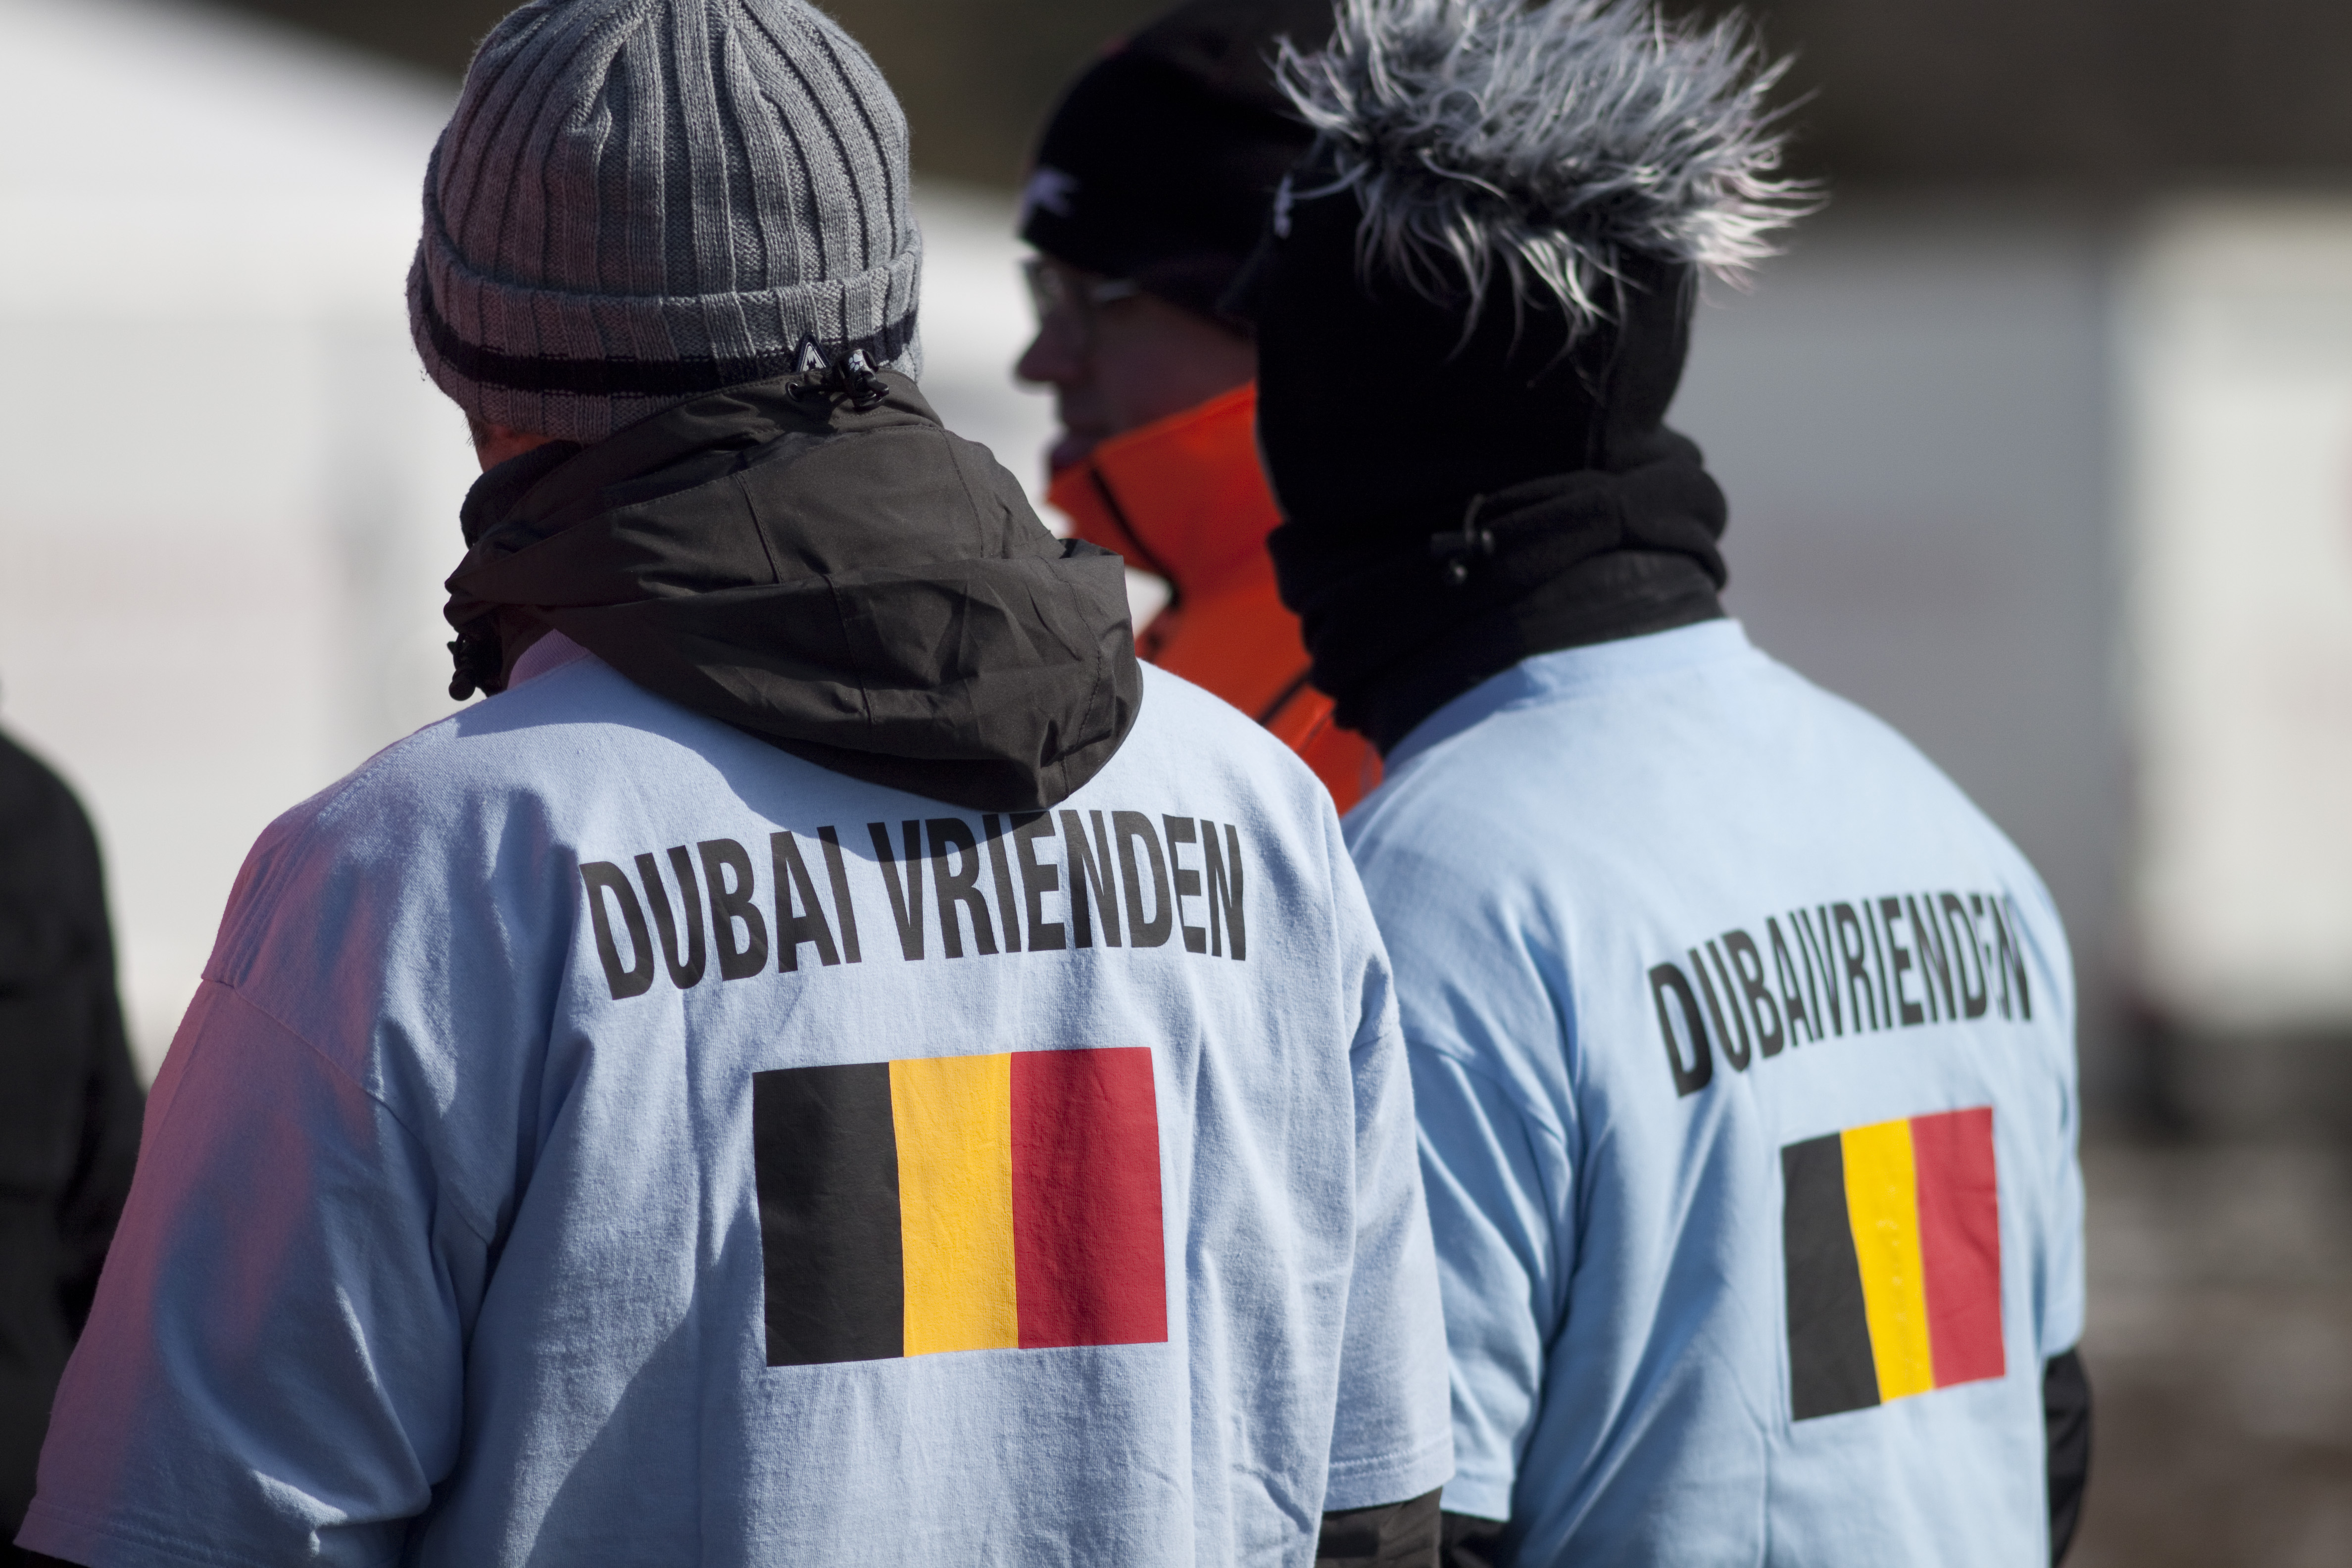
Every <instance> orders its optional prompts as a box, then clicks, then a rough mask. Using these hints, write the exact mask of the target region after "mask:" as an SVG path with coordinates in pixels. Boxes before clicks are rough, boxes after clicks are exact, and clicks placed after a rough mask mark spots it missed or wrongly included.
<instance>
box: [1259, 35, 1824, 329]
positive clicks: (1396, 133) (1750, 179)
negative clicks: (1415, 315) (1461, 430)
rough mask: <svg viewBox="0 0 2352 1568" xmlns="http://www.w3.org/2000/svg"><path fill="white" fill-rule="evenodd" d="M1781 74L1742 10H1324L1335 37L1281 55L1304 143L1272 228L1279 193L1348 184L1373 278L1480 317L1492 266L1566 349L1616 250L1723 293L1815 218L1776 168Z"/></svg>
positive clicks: (1364, 260) (1518, 303)
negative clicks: (1707, 282)
mask: <svg viewBox="0 0 2352 1568" xmlns="http://www.w3.org/2000/svg"><path fill="white" fill-rule="evenodd" d="M1787 66H1788V62H1787V61H1786V60H1782V61H1780V62H1777V63H1769V64H1768V63H1766V62H1765V61H1764V58H1763V56H1762V54H1761V51H1760V50H1759V47H1758V46H1757V44H1756V42H1755V41H1754V37H1753V35H1752V33H1751V32H1750V30H1749V29H1748V26H1747V25H1746V23H1745V21H1744V20H1743V19H1742V18H1740V17H1738V16H1730V17H1727V18H1725V19H1724V20H1722V21H1720V22H1718V23H1717V24H1715V25H1714V26H1708V27H1705V28H1695V27H1688V26H1679V25H1676V24H1674V23H1670V22H1668V21H1666V20H1664V18H1662V17H1661V16H1659V15H1658V13H1657V11H1656V9H1655V8H1654V5H1652V4H1651V3H1650V0H1549V4H1544V5H1528V4H1526V3H1525V0H1340V4H1339V22H1338V27H1337V30H1336V32H1335V33H1334V35H1333V37H1332V39H1331V42H1330V44H1329V45H1328V47H1325V48H1324V49H1322V50H1320V51H1318V52H1317V53H1314V54H1301V53H1299V52H1298V51H1297V50H1296V49H1293V48H1291V47H1289V46H1288V45H1285V46H1284V47H1283V51H1282V56H1281V58H1280V60H1279V62H1278V64H1277V71H1278V76H1279V79H1280V81H1281V83H1282V85H1283V88H1284V90H1285V91H1286V92H1287V93H1288V94H1289V95H1290V99H1291V101H1292V102H1293V103H1294V104H1295V105H1296V106H1297V110H1298V112H1299V114H1300V115H1301V116H1302V117H1303V118H1304V119H1305V120H1306V121H1307V123H1308V124H1309V125H1311V126H1312V127H1314V129H1315V131H1316V133H1317V144H1316V149H1315V151H1314V152H1313V153H1310V154H1309V155H1308V159H1307V163H1304V164H1302V165H1301V167H1302V169H1304V170H1310V171H1315V173H1314V174H1311V175H1307V176H1306V177H1305V178H1306V179H1311V180H1313V181H1314V182H1316V183H1315V184H1313V186H1312V188H1307V187H1306V185H1305V184H1303V183H1302V186H1301V188H1299V189H1297V191H1296V192H1295V193H1294V192H1292V191H1290V190H1286V191H1284V192H1283V193H1281V194H1280V195H1278V196H1277V201H1276V230H1277V233H1279V232H1280V230H1281V229H1282V228H1283V227H1284V226H1285V224H1284V222H1283V219H1284V217H1285V216H1286V211H1287V205H1288V202H1289V201H1290V199H1292V197H1293V195H1296V196H1297V197H1298V198H1301V199H1304V198H1310V197H1314V196H1320V195H1336V194H1338V193H1339V192H1341V191H1352V192H1353V193H1354V194H1355V195H1356V197H1357V199H1358V200H1359V202H1360V204H1361V205H1362V207H1363V213H1364V216H1363V222H1362V225H1361V226H1360V230H1359V233H1358V238H1357V258H1358V262H1359V265H1360V267H1361V268H1362V269H1363V270H1364V272H1365V274H1366V276H1367V277H1370V275H1371V273H1373V272H1374V271H1375V270H1379V271H1384V272H1386V273H1388V274H1390V275H1391V276H1393V277H1395V278H1397V279H1401V280H1402V281H1403V282H1405V283H1406V284H1407V285H1409V286H1410V287H1412V288H1413V289H1415V290H1417V291H1418V292H1420V293H1422V294H1423V295H1424V296H1426V297H1428V298H1430V299H1432V300H1440V301H1442V300H1445V299H1448V298H1454V299H1459V298H1461V297H1462V296H1463V294H1464V293H1465V291H1466V293H1467V296H1468V304H1469V307H1470V308H1469V311H1468V321H1471V322H1474V323H1475V321H1476V320H1477V318H1478V315H1479V312H1480V310H1481V309H1482V308H1483V305H1484V302H1485V294H1486V287H1487V284H1488V280H1489V278H1490V276H1491V274H1492V271H1493V269H1494V268H1495V267H1496V265H1497V264H1498V263H1499V264H1500V265H1501V267H1502V268H1504V269H1505V270H1506V271H1507V274H1508V276H1509V279H1510V284H1511V289H1512V291H1513V303H1514V306H1515V308H1523V307H1524V306H1526V305H1527V304H1528V302H1529V300H1530V291H1531V290H1536V291H1539V292H1540V294H1541V295H1542V296H1545V297H1548V299H1547V300H1545V302H1547V303H1549V304H1551V305H1554V306H1556V307H1557V308H1558V309H1559V310H1561V311H1563V312H1564V313H1565V314H1566V315H1567V317H1568V319H1569V322H1570V329H1571V336H1580V335H1581V334H1582V332H1584V331H1587V330H1589V329H1590V328H1591V326H1592V325H1594V324H1595V323H1596V322H1598V321H1603V320H1607V319H1608V318H1609V317H1610V314H1611V312H1610V311H1609V310H1608V309H1607V308H1606V305H1605V303H1604V301H1605V300H1606V299H1607V298H1608V294H1607V285H1608V284H1609V282H1610V281H1611V280H1612V279H1615V278H1616V277H1617V276H1618V275H1619V272H1620V267H1621V258H1622V256H1623V254H1624V253H1626V252H1628V251H1634V252H1640V253H1643V254H1644V255H1648V256H1652V257H1656V258H1662V259H1664V260H1668V261H1674V262H1680V263H1683V264H1686V265H1690V266H1695V267H1699V268H1706V269H1707V270H1708V271H1711V272H1713V273H1715V274H1717V276H1719V277H1722V278H1724V279H1727V280H1730V281H1738V279H1739V278H1740V276H1741V275H1742V274H1743V273H1744V272H1745V271H1746V270H1747V269H1748V268H1750V267H1752V266H1753V265H1754V264H1755V263H1756V262H1758V261H1759V260H1761V259H1762V258H1764V257H1766V256H1768V255H1769V254H1771V249H1772V247H1771V246H1770V244H1769V238H1768V237H1769V235H1770V233H1771V232H1772V230H1774V229H1775V228H1777V227H1779V226H1781V225H1784V224H1786V223H1788V222H1789V221H1790V220H1791V219H1792V218H1795V217H1797V216H1801V215H1802V214H1803V213H1804V212H1805V211H1808V210H1810V208H1811V206H1812V205H1815V202H1814V193H1813V191H1812V190H1811V187H1809V186H1807V185H1804V184H1801V183H1798V182H1794V181H1790V180H1785V179H1781V178H1780V177H1778V174H1777V171H1778V169H1779V167H1780V152H1781V144H1782V142H1783V140H1784V136H1783V132H1782V130H1781V127H1780V114H1779V112H1778V111H1776V110H1771V109H1770V108H1769V107H1768V106H1767V104H1766V101H1765V100H1766V98H1767V95H1768V94H1769V92H1770V91H1771V89H1772V88H1773V86H1774V85H1775V84H1776V83H1777V82H1778V81H1779V80H1780V76H1781V74H1782V73H1783V71H1784V70H1785V69H1786V68H1787ZM1295 177H1296V176H1295ZM1465 330H1466V329H1465Z"/></svg>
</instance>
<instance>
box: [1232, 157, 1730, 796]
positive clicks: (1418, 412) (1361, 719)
mask: <svg viewBox="0 0 2352 1568" xmlns="http://www.w3.org/2000/svg"><path fill="white" fill-rule="evenodd" d="M1297 183H1298V184H1303V185H1307V187H1308V188H1310V189H1311V188H1312V183H1311V181H1310V180H1309V179H1308V178H1307V177H1306V176H1305V175H1303V174H1302V176H1301V178H1300V179H1299V181H1298V182H1297ZM1286 216H1287V223H1286V227H1287V228H1288V230H1289V232H1288V234H1287V235H1286V236H1284V237H1278V238H1276V239H1274V240H1273V241H1272V242H1271V243H1270V245H1269V247H1268V249H1267V250H1266V251H1265V253H1263V254H1262V256H1261V258H1260V259H1259V263H1258V266H1257V267H1256V268H1255V269H1254V275H1253V277H1252V278H1251V279H1249V280H1248V289H1247V296H1248V300H1249V303H1250V306H1251V308H1252V309H1253V310H1254V311H1255V314H1256V315H1257V319H1258V444H1259V447H1260V449H1261V450H1262V451H1263V453H1264V454H1265V465H1266V471H1267V474H1268V476H1269V477H1270V478H1271V479H1272V480H1273V483H1274V489H1275V493H1276V497H1277V498H1278V499H1279V500H1280V501H1281V504H1282V510H1283V515H1284V517H1285V519H1286V521H1285V522H1284V524H1283V526H1281V527H1280V528H1278V529H1276V531H1275V532H1274V534H1273V536H1272V538H1271V540H1270V541H1269V543H1270V545H1271V548H1272V549H1273V552H1274V559H1275V566H1276V572H1277V574H1278V575H1279V578H1280V581H1281V585H1282V597H1283V602H1284V603H1285V604H1286V605H1289V606H1290V607H1291V608H1292V609H1293V610H1295V611H1297V613H1298V616H1299V617H1300V620H1301V624H1302V626H1303V629H1304V631H1305V634H1306V638H1307V649H1308V651H1309V652H1310V653H1311V654H1312V655H1313V657H1314V661H1315V684H1316V685H1317V686H1318V687H1320V688H1321V689H1323V690H1325V691H1326V692H1328V693H1329V694H1330V695H1331V697H1332V698H1333V699H1334V700H1335V701H1336V703H1337V705H1338V708H1337V717H1338V719H1339V722H1341V723H1342V724H1346V725H1348V726H1349V728H1351V729H1355V730H1360V731H1362V732H1363V733H1364V734H1366V735H1367V736H1369V737H1370V739H1371V741H1372V742H1373V743H1374V744H1375V745H1377V746H1379V747H1380V748H1381V750H1382V751H1383V752H1385V751H1387V750H1389V749H1390V748H1391V747H1392V746H1394V745H1395V744H1396V742H1399V741H1400V740H1402V739H1403V738H1404V735H1405V733H1406V731H1410V730H1411V729H1412V727H1413V726H1414V725H1416V724H1418V723H1420V722H1421V721H1422V720H1423V719H1425V718H1427V717H1428V716H1429V715H1430V714H1431V713H1432V712H1434V711H1435V710H1437V709H1438V708H1440V707H1443V706H1444V704H1445V703H1446V702H1448V701H1450V700H1453V699H1454V698H1455V697H1457V696H1459V695H1461V693H1463V692H1464V691H1466V690H1468V689H1470V688H1471V687H1473V686H1475V685H1477V684H1478V683H1479V682H1480V681H1482V680H1485V679H1486V678H1487V677H1489V676H1491V675H1495V674H1496V673H1498V672H1500V671H1502V670H1504V669H1507V668H1510V667H1511V666H1512V665H1514V664H1517V662H1518V661H1519V660H1521V659H1523V658H1528V657H1529V656H1530V655H1533V654H1538V653H1544V652H1548V651H1550V650H1552V649H1555V648H1562V647H1576V646H1578V645H1580V644H1583V643H1591V642H1601V641H1606V640H1608V639H1611V638H1614V637H1633V636H1637V635H1639V634H1641V633H1643V632H1651V631H1663V630H1665V629H1667V628H1669V627H1673V626H1687V625H1690V624H1692V623H1694V622H1696V621H1702V620H1707V619H1712V618H1714V617H1716V616H1720V615H1722V613H1723V611H1722V609H1721V607H1720V605H1718V604H1717V600H1716V593H1717V590H1718V589H1720V588H1721V587H1722V586H1723V584H1724V581H1725V574H1724V565H1723V557H1722V555H1721V554H1720V553H1719V552H1717V548H1716V541H1717V538H1718V537H1719V536H1720V535H1721V533H1722V531H1723V526H1724V500H1723V493H1722V491H1721V490H1719V489H1717V488H1716V484H1715V481H1714V480H1713V479H1709V478H1708V477H1707V475H1706V470H1705V469H1704V468H1701V467H1700V465H1699V454H1698V448H1697V447H1695V446H1693V445H1692V444H1691V443H1690V442H1689V441H1688V440H1686V439H1685V438H1684V437H1681V436H1678V435H1676V434H1675V433H1674V432H1673V431H1671V430H1669V429H1667V428H1666V426H1665V413H1666V407H1667V405H1669V404H1670V403H1672V402H1673V401H1674V395H1675V387H1676V386H1677V384H1679V383H1680V381H1681V379H1682V370H1683V360H1684V356H1685V352H1686V350H1687V348H1688V346H1689V342H1690V314H1691V307H1692V305H1693V303H1694V301H1695V300H1696V293H1697V279H1696V274H1695V273H1694V271H1693V269H1692V268H1689V267H1686V266H1683V265H1680V264H1677V263H1674V262H1668V261H1663V260H1657V259H1653V258H1644V257H1639V256H1634V257H1629V258H1626V260H1625V262H1624V264H1623V265H1622V268H1621V277H1620V278H1619V279H1618V280H1617V282H1616V284H1615V286H1614V287H1612V289H1610V290H1609V295H1610V297H1609V299H1608V300H1606V301H1605V303H1606V304H1607V306H1608V308H1609V310H1610V312H1611V316H1612V320H1609V321H1604V322H1602V323H1601V325H1599V326H1597V327H1595V328H1593V329H1591V330H1590V331H1587V332H1586V333H1585V334H1584V335H1583V336H1582V337H1581V338H1580V339H1579V340H1578V341H1577V342H1575V343H1574V345H1573V346H1572V347H1570V346H1569V342H1568V339H1569V332H1568V324H1567V321H1566V320H1565V318H1564V317H1563V316H1562V315H1561V314H1560V312H1559V310H1556V309H1551V308H1548V307H1547V306H1545V305H1543V304H1541V303H1539V302H1538V301H1535V300H1528V301H1526V302H1524V303H1522V304H1517V305H1516V306H1515V302H1514V295H1513V293H1512V290H1511V289H1510V287H1509V279H1507V277H1504V276H1500V275H1499V273H1500V267H1499V264H1498V266H1497V268H1496V272H1497V274H1498V275H1497V276H1495V277H1491V278H1490V279H1488V288H1487V289H1486V300H1485V304H1484V309H1483V310H1481V311H1480V312H1479V315H1478V317H1477V320H1476V322H1475V327H1474V328H1473V330H1472V331H1471V333H1470V336H1469V340H1468V342H1466V343H1465V342H1463V322H1464V321H1465V317H1466V315H1467V309H1468V300H1467V296H1466V293H1465V294H1464V295H1462V296H1459V297H1457V298H1454V299H1449V300H1443V301H1432V300H1428V299H1426V298H1424V297H1423V295H1421V294H1419V293H1417V292H1415V291H1414V290H1412V289H1410V288H1407V287H1406V286H1405V285H1403V284H1402V283H1400V282H1396V281H1394V280H1392V279H1380V278H1377V277H1376V278H1374V279H1372V280H1371V281H1370V282H1369V283H1366V282H1364V281H1363V280H1361V279H1360V277H1359V275H1358V271H1357V263H1356V232H1357V226H1358V223H1359V221H1360V216H1361V211H1360V207H1359V205H1358V203H1357V199H1356V197H1355V195H1353V194H1352V193H1350V192H1346V191H1341V192H1338V193H1336V194H1333V195H1326V196H1323V197H1320V198H1309V199H1303V200H1297V201H1296V202H1294V203H1293V204H1292V205H1291V206H1290V208H1289V210H1288V213H1287V215H1286ZM1474 505H1475V511H1474V510H1473V508H1474Z"/></svg>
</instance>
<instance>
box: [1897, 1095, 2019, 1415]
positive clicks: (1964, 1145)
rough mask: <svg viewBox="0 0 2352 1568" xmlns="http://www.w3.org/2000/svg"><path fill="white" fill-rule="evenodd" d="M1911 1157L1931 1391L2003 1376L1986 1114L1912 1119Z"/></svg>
mask: <svg viewBox="0 0 2352 1568" xmlns="http://www.w3.org/2000/svg"><path fill="white" fill-rule="evenodd" d="M1911 1154H1912V1163H1913V1168H1914V1169H1915V1170H1916V1172H1917V1173H1918V1175H1917V1192H1918V1201H1919V1250H1920V1255H1921V1256H1920V1261H1921V1263H1922V1265H1923V1271H1924V1272H1925V1274H1926V1276H1927V1279H1926V1285H1927V1331H1928V1338H1929V1342H1930V1344H1931V1345H1932V1346H1933V1347H1934V1354H1935V1368H1936V1386H1937V1387H1938V1388H1948V1387H1950V1386H1951V1385H1952V1384H1956V1383H1974V1382H1976V1381H1978V1380H1979V1379H1980V1378H1988V1377H2000V1375H2002V1373H2003V1372H2004V1370H2005V1369H2006V1366H2007V1363H2006V1360H2005V1357H2004V1355H2003V1352H2002V1348H2001V1340H2000V1191H1999V1187H1998V1185H1997V1184H1996V1183H1995V1180H1994V1176H1993V1153H1992V1109H1991V1107H1990V1106H1979V1107H1978V1108H1977V1109H1975V1110H1953V1111H1948V1112H1946V1113H1944V1114H1943V1115H1940V1116H1919V1117H1914V1118H1913V1119H1912V1121H1911Z"/></svg>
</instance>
